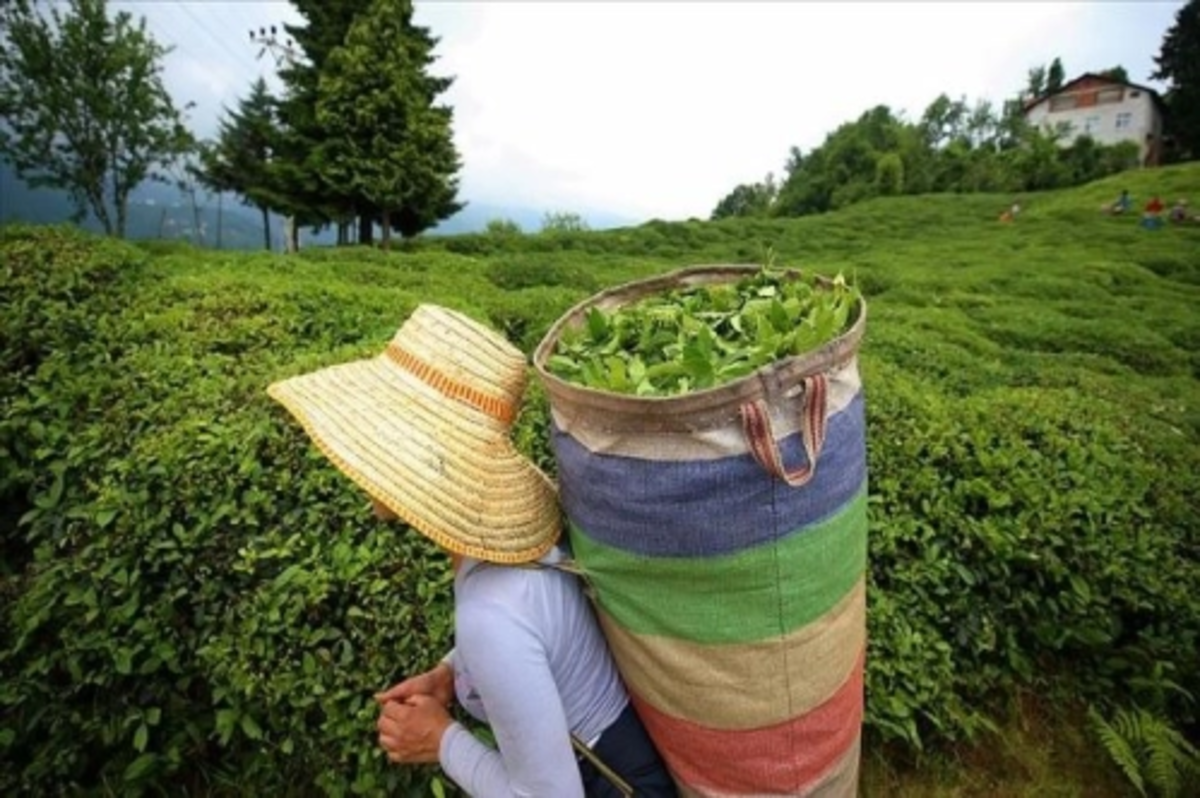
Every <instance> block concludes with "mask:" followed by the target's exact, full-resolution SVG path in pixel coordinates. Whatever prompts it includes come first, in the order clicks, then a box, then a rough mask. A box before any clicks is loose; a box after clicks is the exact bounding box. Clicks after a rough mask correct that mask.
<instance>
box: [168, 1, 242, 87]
mask: <svg viewBox="0 0 1200 798" xmlns="http://www.w3.org/2000/svg"><path fill="white" fill-rule="evenodd" d="M175 5H177V6H179V8H180V9H182V10H183V13H185V14H187V16H188V18H190V19H191V20H192V22H194V23H196V25H197V27H199V28H200V30H202V31H204V34H205V36H207V37H208V38H209V39H210V40H211V41H213V42H215V43H216V44H217V46H219V47H220V48H221V49H222V50H224V51H225V52H226V53H227V54H228V55H229V57H230V58H232V59H233V61H234V62H235V63H236V64H237V65H238V66H240V67H242V68H245V67H246V61H245V60H243V59H244V58H245V55H244V54H243V55H238V54H237V53H235V52H234V51H233V50H232V49H231V48H230V47H229V45H228V44H226V43H225V40H224V39H222V38H221V37H220V36H217V35H215V34H213V32H212V29H211V28H209V27H208V26H207V25H206V24H204V22H203V21H202V20H201V19H200V18H199V17H197V16H196V15H195V14H194V13H192V10H191V9H190V8H189V7H188V5H187V4H186V3H184V2H181V1H180V0H176V3H175ZM246 71H248V72H253V71H254V70H253V69H252V68H251V69H247V70H246Z"/></svg>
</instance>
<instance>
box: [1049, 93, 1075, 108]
mask: <svg viewBox="0 0 1200 798" xmlns="http://www.w3.org/2000/svg"><path fill="white" fill-rule="evenodd" d="M1076 104H1077V103H1076V98H1075V95H1074V94H1058V95H1055V96H1054V97H1051V98H1050V110H1051V111H1069V110H1071V109H1072V108H1074V107H1075V106H1076Z"/></svg>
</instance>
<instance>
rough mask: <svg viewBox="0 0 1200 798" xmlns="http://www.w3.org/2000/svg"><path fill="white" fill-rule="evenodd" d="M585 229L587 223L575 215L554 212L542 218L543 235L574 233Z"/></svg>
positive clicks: (565, 212)
mask: <svg viewBox="0 0 1200 798" xmlns="http://www.w3.org/2000/svg"><path fill="white" fill-rule="evenodd" d="M587 229H588V223H587V221H586V220H585V219H584V218H583V217H582V216H580V215H579V214H577V213H570V212H567V211H555V212H553V213H547V214H546V215H545V216H543V217H542V232H543V233H576V232H582V231H584V230H587Z"/></svg>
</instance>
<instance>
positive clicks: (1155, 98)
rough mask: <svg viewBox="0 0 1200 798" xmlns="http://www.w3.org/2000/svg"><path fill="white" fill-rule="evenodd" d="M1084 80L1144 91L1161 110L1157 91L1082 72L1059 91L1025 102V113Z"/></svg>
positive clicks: (1160, 100) (1093, 73)
mask: <svg viewBox="0 0 1200 798" xmlns="http://www.w3.org/2000/svg"><path fill="white" fill-rule="evenodd" d="M1085 80H1094V81H1099V82H1101V83H1107V84H1109V85H1112V86H1126V87H1128V88H1131V89H1137V90H1138V91H1144V92H1146V94H1148V95H1150V99H1151V100H1153V101H1154V104H1155V105H1157V106H1158V110H1160V111H1162V110H1163V101H1162V97H1161V96H1159V94H1158V92H1157V91H1155V90H1154V89H1152V88H1150V87H1149V86H1143V85H1142V84H1140V83H1130V82H1129V81H1127V80H1117V79H1116V78H1113V77H1110V76H1108V75H1101V74H1098V73H1096V72H1084V73H1083V74H1082V75H1080V76H1079V77H1077V78H1075V79H1073V80H1069V81H1067V82H1066V83H1064V84H1063V85H1062V86H1061V87H1059V89H1058V90H1057V91H1051V92H1046V93H1045V94H1043V95H1041V96H1039V97H1035V98H1034V99H1032V100H1029V101H1028V102H1026V103H1025V113H1029V112H1030V111H1031V110H1033V109H1034V107H1036V106H1038V105H1041V104H1042V103H1043V102H1045V101H1046V100H1049V99H1050V98H1051V97H1054V96H1057V95H1059V94H1063V93H1064V92H1068V91H1070V90H1071V89H1072V88H1074V87H1076V86H1078V85H1079V84H1080V83H1083V82H1084V81H1085Z"/></svg>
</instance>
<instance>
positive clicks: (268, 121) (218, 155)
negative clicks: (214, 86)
mask: <svg viewBox="0 0 1200 798" xmlns="http://www.w3.org/2000/svg"><path fill="white" fill-rule="evenodd" d="M278 140H279V130H278V127H277V123H276V119H275V99H274V98H273V97H272V96H271V92H270V90H269V89H268V88H267V82H266V81H265V80H264V79H262V78H261V77H260V78H259V79H258V80H257V81H255V82H254V83H253V84H252V85H251V87H250V94H249V95H248V96H246V97H244V98H243V99H241V100H239V101H238V107H237V109H236V110H229V109H228V108H227V109H225V115H224V118H222V120H221V123H220V129H219V131H218V133H217V138H216V140H215V141H213V142H210V143H209V144H207V145H206V146H205V147H204V150H203V155H202V158H201V171H200V176H201V179H202V181H203V182H204V184H205V185H207V186H208V187H209V188H211V189H212V190H214V191H231V192H233V193H235V194H238V195H239V196H241V198H242V201H243V202H245V203H246V204H247V205H253V206H254V207H256V208H258V209H259V211H260V212H261V213H262V221H263V244H264V246H265V247H266V248H267V249H268V250H269V249H270V248H271V217H270V212H271V210H272V209H273V208H277V207H279V206H280V205H282V204H283V201H282V200H281V199H280V197H279V194H278V190H277V189H276V186H275V179H274V174H273V172H272V170H271V158H272V155H273V153H274V151H275V149H276V147H277V146H278Z"/></svg>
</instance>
